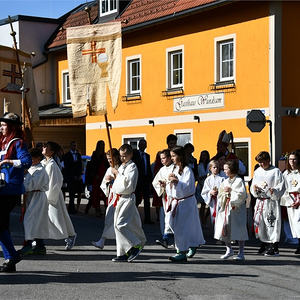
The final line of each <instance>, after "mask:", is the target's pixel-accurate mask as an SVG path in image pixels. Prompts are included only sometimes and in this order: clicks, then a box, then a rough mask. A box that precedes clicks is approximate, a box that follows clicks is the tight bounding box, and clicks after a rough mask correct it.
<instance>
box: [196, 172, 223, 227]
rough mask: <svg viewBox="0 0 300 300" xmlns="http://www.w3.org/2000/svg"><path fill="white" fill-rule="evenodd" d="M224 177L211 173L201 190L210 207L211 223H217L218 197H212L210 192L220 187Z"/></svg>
mask: <svg viewBox="0 0 300 300" xmlns="http://www.w3.org/2000/svg"><path fill="white" fill-rule="evenodd" d="M223 180H224V177H221V176H219V175H213V174H211V175H209V176H208V177H207V178H206V179H205V181H204V185H203V188H202V192H201V197H202V198H203V200H204V202H205V204H206V205H208V206H209V209H210V218H211V223H212V224H214V223H215V218H216V213H217V197H212V195H211V194H210V192H211V191H212V190H214V189H217V190H218V189H219V187H220V185H221V183H222V181H223Z"/></svg>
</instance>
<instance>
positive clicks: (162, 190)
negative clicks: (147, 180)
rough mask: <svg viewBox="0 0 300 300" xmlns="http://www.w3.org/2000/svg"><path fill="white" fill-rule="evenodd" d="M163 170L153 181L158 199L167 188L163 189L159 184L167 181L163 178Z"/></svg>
mask: <svg viewBox="0 0 300 300" xmlns="http://www.w3.org/2000/svg"><path fill="white" fill-rule="evenodd" d="M162 168H163V167H162ZM162 168H161V169H160V170H159V171H158V172H157V173H156V175H155V177H154V179H153V181H152V185H153V188H154V190H155V192H156V194H157V196H158V197H160V196H161V195H162V194H163V193H164V191H165V188H164V187H162V186H161V185H160V183H159V181H166V180H165V178H163V176H162Z"/></svg>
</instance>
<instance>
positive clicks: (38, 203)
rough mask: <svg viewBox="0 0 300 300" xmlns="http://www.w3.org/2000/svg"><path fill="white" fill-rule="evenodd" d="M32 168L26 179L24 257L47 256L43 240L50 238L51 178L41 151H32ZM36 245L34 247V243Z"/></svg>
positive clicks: (22, 252) (21, 251)
mask: <svg viewBox="0 0 300 300" xmlns="http://www.w3.org/2000/svg"><path fill="white" fill-rule="evenodd" d="M29 152H30V155H31V159H32V166H31V167H30V168H29V169H28V171H27V174H26V175H25V179H24V187H25V192H26V193H25V195H24V197H26V206H27V208H26V212H25V215H24V232H25V245H24V247H23V248H22V249H21V250H20V253H21V254H22V255H28V254H46V247H45V244H44V241H43V239H48V238H49V218H48V200H47V196H46V191H47V190H48V188H49V177H48V174H47V172H46V170H45V168H44V167H43V166H42V164H41V160H42V159H43V154H42V152H41V150H39V149H36V148H34V149H31V150H30V151H29ZM33 240H35V242H36V245H35V246H34V247H33V246H32V242H33Z"/></svg>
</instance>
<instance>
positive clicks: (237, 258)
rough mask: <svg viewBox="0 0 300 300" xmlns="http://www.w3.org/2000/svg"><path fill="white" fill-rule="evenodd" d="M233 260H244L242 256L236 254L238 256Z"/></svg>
mask: <svg viewBox="0 0 300 300" xmlns="http://www.w3.org/2000/svg"><path fill="white" fill-rule="evenodd" d="M233 259H234V260H239V261H242V260H245V256H244V254H238V255H237V256H235V257H234V258H233Z"/></svg>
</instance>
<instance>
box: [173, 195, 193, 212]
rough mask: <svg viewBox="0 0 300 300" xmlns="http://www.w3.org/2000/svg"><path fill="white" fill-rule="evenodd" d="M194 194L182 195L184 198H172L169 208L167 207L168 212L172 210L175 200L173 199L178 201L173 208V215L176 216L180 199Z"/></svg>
mask: <svg viewBox="0 0 300 300" xmlns="http://www.w3.org/2000/svg"><path fill="white" fill-rule="evenodd" d="M192 196H194V194H192V195H189V196H187V197H182V198H172V201H171V203H170V205H169V207H168V209H167V212H169V211H171V209H172V202H173V201H176V204H175V206H174V209H173V212H172V217H175V215H176V209H177V206H178V203H179V201H180V200H183V199H187V198H190V197H192Z"/></svg>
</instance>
